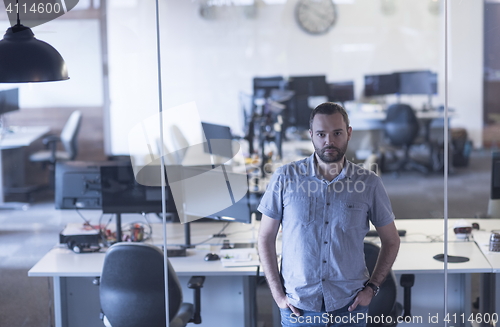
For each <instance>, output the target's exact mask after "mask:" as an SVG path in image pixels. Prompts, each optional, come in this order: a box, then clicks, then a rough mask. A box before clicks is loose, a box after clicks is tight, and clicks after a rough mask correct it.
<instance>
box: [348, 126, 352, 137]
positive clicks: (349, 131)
mask: <svg viewBox="0 0 500 327" xmlns="http://www.w3.org/2000/svg"><path fill="white" fill-rule="evenodd" d="M351 134H352V127H351V126H349V128H348V129H347V140H348V141H349V140H351Z"/></svg>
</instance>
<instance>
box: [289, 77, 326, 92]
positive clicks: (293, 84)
mask: <svg viewBox="0 0 500 327" xmlns="http://www.w3.org/2000/svg"><path fill="white" fill-rule="evenodd" d="M289 88H290V90H292V91H294V92H295V96H320V95H324V96H328V87H327V84H326V76H325V75H317V76H292V77H290V81H289Z"/></svg>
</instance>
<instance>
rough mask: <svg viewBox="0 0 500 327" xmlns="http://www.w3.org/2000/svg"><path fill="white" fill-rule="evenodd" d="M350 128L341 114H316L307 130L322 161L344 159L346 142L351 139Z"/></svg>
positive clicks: (330, 161) (331, 161)
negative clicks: (310, 128)
mask: <svg viewBox="0 0 500 327" xmlns="http://www.w3.org/2000/svg"><path fill="white" fill-rule="evenodd" d="M351 132H352V128H351V127H349V128H347V127H346V123H345V121H344V118H343V117H342V114H340V113H339V112H336V113H334V114H332V115H325V114H317V115H316V116H314V119H313V122H312V130H309V134H310V135H311V139H312V142H313V145H314V150H315V151H316V154H317V155H318V157H319V158H320V159H321V161H323V162H324V163H334V162H340V161H342V160H344V155H345V152H346V150H347V144H348V143H349V140H350V139H351Z"/></svg>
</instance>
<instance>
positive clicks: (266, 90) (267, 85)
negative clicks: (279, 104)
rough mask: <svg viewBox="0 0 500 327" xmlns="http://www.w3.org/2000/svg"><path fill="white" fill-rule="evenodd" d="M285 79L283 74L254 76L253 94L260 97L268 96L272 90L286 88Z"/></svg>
mask: <svg viewBox="0 0 500 327" xmlns="http://www.w3.org/2000/svg"><path fill="white" fill-rule="evenodd" d="M285 84H286V83H285V79H284V78H283V76H269V77H254V78H253V95H254V96H255V97H258V98H268V97H269V96H270V95H271V90H274V89H281V90H282V89H284V88H285Z"/></svg>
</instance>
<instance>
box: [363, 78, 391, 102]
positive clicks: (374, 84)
mask: <svg viewBox="0 0 500 327" xmlns="http://www.w3.org/2000/svg"><path fill="white" fill-rule="evenodd" d="M398 92H399V76H398V74H384V75H365V96H366V97H371V96H377V95H387V94H396V93H398Z"/></svg>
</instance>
